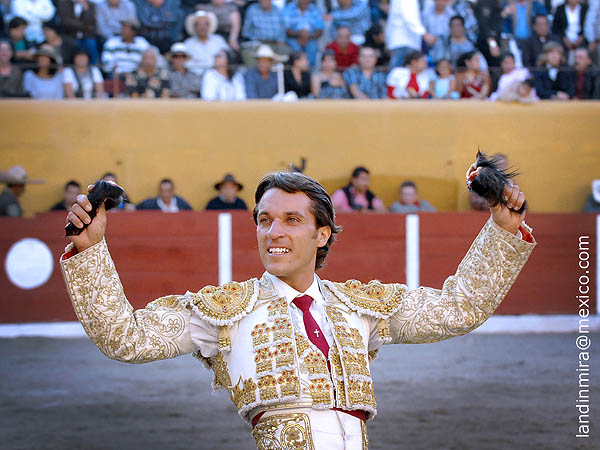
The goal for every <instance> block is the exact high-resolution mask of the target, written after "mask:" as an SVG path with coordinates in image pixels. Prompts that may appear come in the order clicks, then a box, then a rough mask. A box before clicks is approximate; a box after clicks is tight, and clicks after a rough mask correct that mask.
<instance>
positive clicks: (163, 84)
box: [125, 47, 171, 98]
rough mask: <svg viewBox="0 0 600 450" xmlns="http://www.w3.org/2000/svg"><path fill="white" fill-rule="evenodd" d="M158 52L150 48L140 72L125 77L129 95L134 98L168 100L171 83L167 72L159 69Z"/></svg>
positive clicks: (145, 53)
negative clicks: (157, 63)
mask: <svg viewBox="0 0 600 450" xmlns="http://www.w3.org/2000/svg"><path fill="white" fill-rule="evenodd" d="M157 52H158V50H157V49H156V48H155V47H150V48H149V49H148V50H146V51H145V52H144V56H142V61H141V63H140V66H139V68H138V70H136V71H135V72H133V73H128V74H126V75H125V87H126V90H127V94H128V95H129V96H130V97H132V98H138V97H143V98H168V97H169V95H170V88H171V83H170V82H169V74H168V73H167V71H166V70H164V69H160V68H158V67H157V65H156V62H157V59H158V58H157V55H156V54H157Z"/></svg>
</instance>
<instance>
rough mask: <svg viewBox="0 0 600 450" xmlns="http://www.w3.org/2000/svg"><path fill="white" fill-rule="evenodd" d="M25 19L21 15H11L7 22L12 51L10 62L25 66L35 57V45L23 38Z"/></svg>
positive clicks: (25, 27)
mask: <svg viewBox="0 0 600 450" xmlns="http://www.w3.org/2000/svg"><path fill="white" fill-rule="evenodd" d="M26 29H27V21H25V19H23V18H21V17H13V18H12V19H11V20H10V22H8V37H9V39H10V44H11V47H12V51H13V56H12V60H11V61H12V63H13V64H18V65H20V66H23V67H26V66H29V65H31V64H32V63H33V60H34V59H35V46H34V44H33V43H32V42H30V41H28V40H27V39H25V30H26Z"/></svg>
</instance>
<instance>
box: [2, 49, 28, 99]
mask: <svg viewBox="0 0 600 450" xmlns="http://www.w3.org/2000/svg"><path fill="white" fill-rule="evenodd" d="M11 57H12V47H11V45H10V42H9V41H7V40H5V39H0V97H25V96H26V94H25V93H24V92H23V72H22V71H21V69H20V68H19V67H18V66H16V65H14V64H11V62H10V59H11Z"/></svg>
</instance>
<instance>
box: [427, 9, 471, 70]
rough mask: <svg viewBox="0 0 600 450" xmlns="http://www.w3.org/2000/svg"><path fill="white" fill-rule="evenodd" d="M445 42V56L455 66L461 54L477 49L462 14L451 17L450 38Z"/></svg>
mask: <svg viewBox="0 0 600 450" xmlns="http://www.w3.org/2000/svg"><path fill="white" fill-rule="evenodd" d="M445 43H446V45H445V47H446V51H445V52H444V57H445V58H448V59H449V60H450V62H451V63H452V66H453V67H457V65H458V59H459V58H460V56H461V55H464V54H465V53H468V52H472V51H474V50H475V46H474V45H473V43H472V42H471V41H470V40H469V38H468V37H467V34H466V32H465V19H463V18H462V17H461V16H454V17H452V19H450V38H449V39H448V40H446V41H445ZM434 61H435V60H434Z"/></svg>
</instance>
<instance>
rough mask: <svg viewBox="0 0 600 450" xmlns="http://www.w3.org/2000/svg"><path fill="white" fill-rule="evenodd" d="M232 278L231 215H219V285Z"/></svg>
mask: <svg viewBox="0 0 600 450" xmlns="http://www.w3.org/2000/svg"><path fill="white" fill-rule="evenodd" d="M231 277H232V256H231V214H229V213H221V214H219V285H222V284H224V283H228V282H230V281H231Z"/></svg>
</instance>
